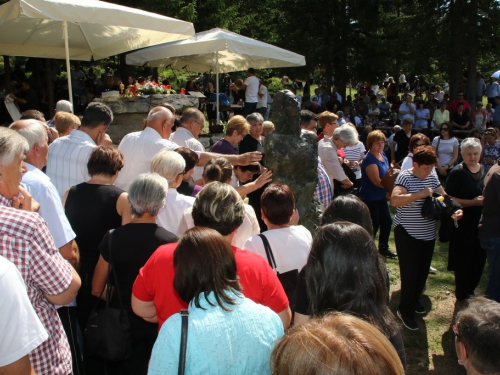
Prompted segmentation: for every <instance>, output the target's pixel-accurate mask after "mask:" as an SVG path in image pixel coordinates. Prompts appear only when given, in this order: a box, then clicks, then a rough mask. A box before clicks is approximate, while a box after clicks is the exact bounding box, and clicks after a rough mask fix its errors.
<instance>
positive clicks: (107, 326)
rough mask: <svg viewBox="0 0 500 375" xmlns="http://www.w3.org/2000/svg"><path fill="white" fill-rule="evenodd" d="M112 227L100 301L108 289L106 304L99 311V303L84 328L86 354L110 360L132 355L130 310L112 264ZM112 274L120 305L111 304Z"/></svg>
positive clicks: (118, 359) (121, 359)
mask: <svg viewBox="0 0 500 375" xmlns="http://www.w3.org/2000/svg"><path fill="white" fill-rule="evenodd" d="M112 234H113V230H110V231H109V234H108V249H109V263H108V276H107V278H106V285H105V286H104V288H103V290H102V292H101V295H100V296H99V301H100V300H101V297H102V294H103V293H104V291H105V290H107V293H106V307H105V308H104V309H102V310H100V311H97V306H98V305H99V301H98V302H97V304H96V306H95V307H94V308H93V309H92V311H91V313H90V317H89V320H88V322H87V326H86V328H85V341H86V353H87V355H89V356H91V357H98V358H102V359H105V360H108V361H123V360H126V359H128V358H130V356H131V355H132V334H131V330H130V322H129V318H128V314H127V311H126V310H125V309H124V308H123V303H122V299H121V296H120V288H119V286H118V280H117V277H116V271H115V268H114V267H113V257H112V251H111V237H112ZM111 273H113V277H114V281H115V288H116V293H117V294H118V300H119V302H120V308H119V309H117V308H113V307H109V302H110V299H111V292H110V291H111Z"/></svg>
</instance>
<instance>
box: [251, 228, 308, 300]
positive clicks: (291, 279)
mask: <svg viewBox="0 0 500 375" xmlns="http://www.w3.org/2000/svg"><path fill="white" fill-rule="evenodd" d="M259 237H260V238H261V239H262V242H263V243H264V249H265V250H266V255H267V261H268V262H269V265H270V266H271V268H272V269H273V270H274V272H276V276H278V280H279V281H280V283H281V285H282V286H283V289H284V290H285V293H286V296H287V297H288V302H289V304H290V309H292V310H293V305H294V303H295V292H296V291H297V283H298V281H299V270H297V269H295V270H291V271H287V272H283V273H279V272H278V269H277V267H276V261H275V260H274V255H273V251H272V250H271V245H269V241H268V240H267V238H266V236H264V235H263V234H259Z"/></svg>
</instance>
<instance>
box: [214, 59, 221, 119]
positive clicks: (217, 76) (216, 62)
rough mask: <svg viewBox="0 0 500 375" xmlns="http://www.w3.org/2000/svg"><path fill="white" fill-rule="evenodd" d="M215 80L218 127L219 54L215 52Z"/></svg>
mask: <svg viewBox="0 0 500 375" xmlns="http://www.w3.org/2000/svg"><path fill="white" fill-rule="evenodd" d="M215 79H216V80H217V81H216V82H215V85H216V87H217V90H216V91H217V123H216V125H219V123H220V112H219V54H218V53H217V52H215Z"/></svg>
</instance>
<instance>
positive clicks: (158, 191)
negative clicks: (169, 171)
mask: <svg viewBox="0 0 500 375" xmlns="http://www.w3.org/2000/svg"><path fill="white" fill-rule="evenodd" d="M167 191H168V186H167V181H165V179H164V178H163V177H161V176H160V175H159V174H158V173H142V174H140V175H139V176H137V177H136V178H135V179H134V180H133V181H132V183H131V184H130V187H129V190H128V201H129V203H130V211H131V213H132V215H134V216H137V217H141V216H142V215H143V214H144V213H148V214H150V215H151V216H154V215H156V214H157V213H158V211H159V210H160V208H162V207H163V206H165V202H166V200H167Z"/></svg>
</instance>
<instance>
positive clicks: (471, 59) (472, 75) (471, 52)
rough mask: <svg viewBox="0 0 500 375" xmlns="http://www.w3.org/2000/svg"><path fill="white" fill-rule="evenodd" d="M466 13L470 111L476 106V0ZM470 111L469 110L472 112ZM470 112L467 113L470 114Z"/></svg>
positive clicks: (472, 1) (472, 0)
mask: <svg viewBox="0 0 500 375" xmlns="http://www.w3.org/2000/svg"><path fill="white" fill-rule="evenodd" d="M467 13H468V25H467V26H468V31H467V34H466V35H467V37H468V42H467V50H468V56H467V92H466V93H464V94H465V95H466V96H465V98H466V99H467V101H468V102H469V105H470V107H471V108H472V111H473V110H474V108H476V73H477V54H478V41H477V38H478V32H477V25H478V0H471V2H470V4H469V11H468V12H467ZM472 111H471V112H472ZM471 114H472V113H470V114H469V115H471Z"/></svg>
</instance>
